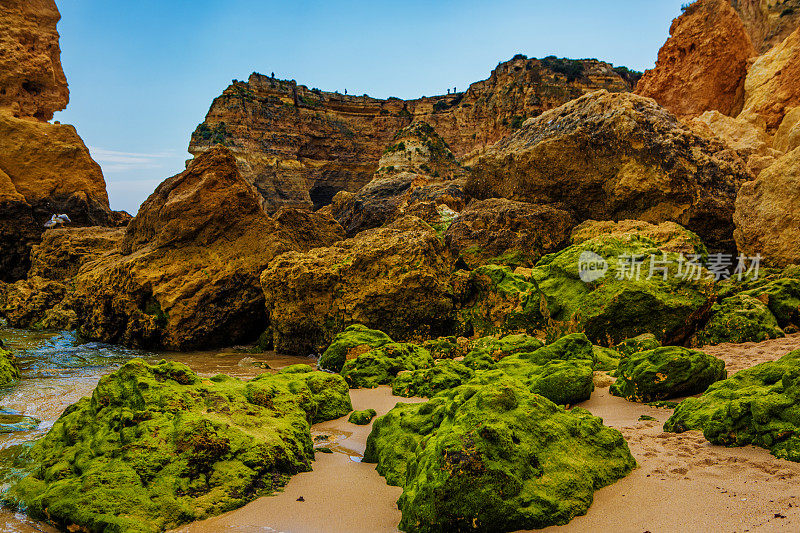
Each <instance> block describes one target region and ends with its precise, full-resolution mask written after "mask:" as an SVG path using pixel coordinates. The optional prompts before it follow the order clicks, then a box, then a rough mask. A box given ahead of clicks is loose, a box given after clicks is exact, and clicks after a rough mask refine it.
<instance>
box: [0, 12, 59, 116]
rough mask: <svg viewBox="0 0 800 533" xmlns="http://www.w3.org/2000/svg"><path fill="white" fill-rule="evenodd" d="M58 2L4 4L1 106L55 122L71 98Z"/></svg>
mask: <svg viewBox="0 0 800 533" xmlns="http://www.w3.org/2000/svg"><path fill="white" fill-rule="evenodd" d="M60 19H61V14H60V13H59V12H58V8H57V7H56V3H55V1H54V0H34V1H31V0H4V1H3V3H2V4H0V50H3V53H2V54H0V108H4V109H7V110H9V111H11V114H13V115H14V116H17V117H20V116H22V117H35V118H36V119H38V120H50V119H52V118H53V113H54V112H55V111H61V110H62V109H64V108H65V107H67V103H68V102H69V88H68V87H67V78H66V76H64V71H63V69H62V68H61V48H60V47H59V44H58V38H59V36H58V31H57V30H56V24H57V23H58V21H59V20H60Z"/></svg>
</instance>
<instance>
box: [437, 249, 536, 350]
mask: <svg viewBox="0 0 800 533" xmlns="http://www.w3.org/2000/svg"><path fill="white" fill-rule="evenodd" d="M453 289H454V293H455V297H456V301H457V304H458V311H457V320H458V327H459V332H460V333H461V334H465V335H467V336H472V335H473V334H475V335H479V336H487V335H504V334H509V333H533V332H535V331H536V330H538V329H541V328H542V327H543V325H544V324H545V318H544V313H543V312H542V306H543V300H542V297H541V294H540V293H539V290H538V289H537V287H536V284H535V283H532V282H531V280H530V279H529V278H528V276H527V275H525V274H522V273H515V272H514V271H512V270H511V268H509V267H506V266H501V265H485V266H481V267H478V268H476V269H475V270H472V271H470V272H467V271H458V272H456V274H455V275H454V276H453Z"/></svg>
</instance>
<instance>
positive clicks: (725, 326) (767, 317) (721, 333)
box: [692, 294, 784, 346]
mask: <svg viewBox="0 0 800 533" xmlns="http://www.w3.org/2000/svg"><path fill="white" fill-rule="evenodd" d="M711 315H712V316H711V320H709V321H708V323H707V324H706V325H705V326H703V329H701V330H700V331H698V332H697V335H695V337H694V338H693V339H692V344H693V345H695V346H705V345H708V344H712V345H713V344H721V343H723V342H736V343H740V342H761V341H765V340H768V339H777V338H780V337H783V336H784V333H783V330H781V328H780V327H779V326H778V320H777V319H776V318H775V315H773V314H772V312H771V311H770V310H769V307H767V305H766V304H764V302H762V301H761V300H758V299H756V298H753V297H752V296H748V295H746V294H737V295H736V296H730V297H728V298H725V299H723V300H722V301H721V302H719V303H716V304H714V307H712V308H711Z"/></svg>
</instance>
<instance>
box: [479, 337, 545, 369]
mask: <svg viewBox="0 0 800 533" xmlns="http://www.w3.org/2000/svg"><path fill="white" fill-rule="evenodd" d="M542 346H544V343H543V342H542V341H540V340H539V339H537V338H536V337H531V336H530V335H525V334H512V335H506V336H505V337H501V338H499V339H498V338H496V337H481V338H480V339H477V340H476V341H475V342H474V343H473V345H472V349H471V350H470V351H469V353H468V354H467V355H466V356H465V357H464V364H465V365H467V366H468V367H470V368H472V369H474V370H485V369H487V368H491V367H492V366H494V364H495V363H496V362H497V361H499V360H501V359H502V358H503V357H507V356H509V355H513V354H515V353H521V352H534V351H536V350H538V349H539V348H541V347H542Z"/></svg>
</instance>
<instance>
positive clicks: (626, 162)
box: [467, 91, 750, 250]
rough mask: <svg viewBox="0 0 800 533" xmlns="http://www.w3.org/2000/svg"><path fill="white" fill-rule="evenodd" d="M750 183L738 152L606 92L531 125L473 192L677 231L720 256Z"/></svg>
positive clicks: (480, 176)
mask: <svg viewBox="0 0 800 533" xmlns="http://www.w3.org/2000/svg"><path fill="white" fill-rule="evenodd" d="M748 179H750V175H749V173H748V172H747V170H746V169H745V166H744V163H743V162H742V160H741V159H740V158H739V156H738V155H737V154H736V153H735V152H734V151H732V150H731V149H728V148H727V147H725V146H724V145H723V144H721V143H719V142H717V141H713V140H708V139H704V138H702V137H700V136H698V135H697V134H695V133H693V132H692V131H691V130H690V129H689V128H688V127H686V126H684V125H683V124H682V123H681V122H680V121H678V119H677V118H675V116H673V115H672V114H670V113H669V112H667V111H666V110H665V109H663V108H661V107H659V106H658V105H657V104H656V103H655V102H654V101H653V100H651V99H649V98H644V97H641V96H637V95H633V94H610V93H607V92H605V91H598V92H594V93H591V94H588V95H586V96H583V97H581V98H578V99H577V100H573V101H572V102H569V103H567V104H564V105H563V106H561V107H559V108H556V109H553V110H552V111H548V112H547V113H544V114H542V115H541V116H539V117H536V118H532V119H528V120H527V121H525V123H524V124H523V126H522V127H521V128H520V129H519V130H518V131H517V132H516V133H514V134H513V135H511V136H509V137H507V138H506V139H504V140H502V141H500V142H498V143H497V144H495V145H494V146H493V147H492V148H490V149H489V150H487V152H486V154H485V155H484V156H483V157H481V158H480V159H479V160H478V161H477V162H476V164H475V166H474V172H473V174H472V176H471V177H470V179H469V181H468V182H467V192H468V193H469V194H472V195H473V196H476V197H478V198H488V197H497V196H499V197H503V198H508V199H511V200H517V201H524V202H531V203H539V204H552V203H558V204H560V207H561V208H563V209H566V210H567V211H569V212H571V213H572V214H573V216H574V217H575V218H576V219H578V220H579V221H581V220H587V219H595V220H621V219H638V220H643V221H646V222H651V223H654V224H658V223H661V222H665V221H672V222H677V223H679V224H681V225H683V226H686V227H687V228H689V229H691V230H692V231H694V232H695V233H697V234H698V235H699V236H700V237H701V238H702V239H703V241H704V242H705V243H706V244H707V245H708V246H709V247H710V248H713V249H715V250H716V249H725V250H732V249H733V248H734V243H733V235H732V233H733V225H732V222H731V221H732V216H733V207H734V200H735V199H736V192H737V190H738V187H739V185H740V184H741V183H742V182H744V181H746V180H748Z"/></svg>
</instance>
